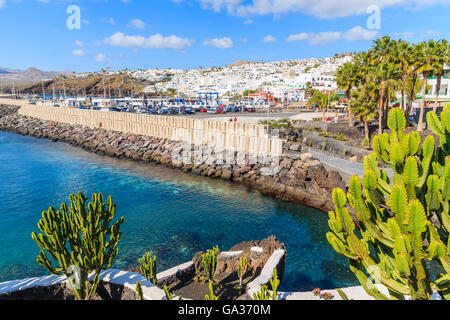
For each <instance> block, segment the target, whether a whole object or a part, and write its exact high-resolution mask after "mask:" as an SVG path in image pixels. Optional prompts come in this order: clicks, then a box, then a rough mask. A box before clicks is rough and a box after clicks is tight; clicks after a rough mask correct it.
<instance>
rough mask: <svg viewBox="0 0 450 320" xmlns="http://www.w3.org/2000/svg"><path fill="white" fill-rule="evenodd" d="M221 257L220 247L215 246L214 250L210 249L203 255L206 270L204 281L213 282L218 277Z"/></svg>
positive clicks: (203, 264)
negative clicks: (219, 256)
mask: <svg viewBox="0 0 450 320" xmlns="http://www.w3.org/2000/svg"><path fill="white" fill-rule="evenodd" d="M218 255H219V247H218V246H215V247H214V248H212V249H208V250H207V251H206V253H204V254H202V266H203V269H204V270H205V276H204V277H202V279H203V280H208V281H209V282H213V280H214V276H215V275H216V267H217V256H218Z"/></svg>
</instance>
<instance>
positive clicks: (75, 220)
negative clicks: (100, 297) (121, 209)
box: [31, 191, 124, 300]
mask: <svg viewBox="0 0 450 320" xmlns="http://www.w3.org/2000/svg"><path fill="white" fill-rule="evenodd" d="M86 200H87V197H85V196H84V195H83V193H82V192H81V191H80V192H79V193H78V194H77V195H73V194H71V195H70V207H68V206H67V205H66V203H62V204H61V207H60V209H59V210H55V209H54V208H53V207H50V208H49V209H48V211H44V212H42V218H41V219H40V221H39V223H38V228H39V230H41V232H42V233H40V234H39V235H38V234H36V232H33V233H32V234H31V237H32V238H33V240H34V241H35V242H36V244H37V245H38V246H39V247H40V248H41V251H40V253H39V255H38V257H37V263H39V264H40V265H42V266H43V267H44V268H46V269H47V270H48V271H49V272H50V273H52V274H56V275H62V274H65V275H66V276H67V278H68V280H69V284H70V285H71V287H72V290H73V292H74V294H75V296H76V297H77V299H79V300H83V299H86V300H87V299H90V297H91V296H92V295H93V294H94V293H95V291H96V289H97V286H98V283H99V282H100V272H101V271H102V270H106V269H109V268H110V267H111V265H112V264H113V261H114V258H115V257H116V256H117V253H118V249H117V244H118V243H119V240H120V237H121V235H122V233H121V231H120V226H121V224H122V223H123V221H124V218H123V217H122V218H120V219H119V220H118V221H117V222H115V223H114V224H112V225H111V226H110V224H111V222H112V220H113V219H114V216H115V213H116V205H115V204H114V203H113V202H112V199H111V196H109V197H108V199H107V200H106V202H103V195H102V194H101V193H98V194H95V193H94V194H93V195H92V200H91V202H89V203H88V205H87V209H86ZM46 253H47V254H49V255H50V257H51V259H50V258H48V257H47V255H46ZM54 262H56V263H57V264H58V266H53V263H54ZM92 272H94V278H93V283H92V288H91V290H88V275H89V274H90V273H92Z"/></svg>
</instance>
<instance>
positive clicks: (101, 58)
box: [95, 53, 108, 63]
mask: <svg viewBox="0 0 450 320" xmlns="http://www.w3.org/2000/svg"><path fill="white" fill-rule="evenodd" d="M107 60H108V59H107V58H106V55H104V54H103V53H99V54H98V55H97V56H96V57H95V61H97V62H101V63H104V62H106V61H107Z"/></svg>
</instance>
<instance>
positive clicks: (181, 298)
mask: <svg viewBox="0 0 450 320" xmlns="http://www.w3.org/2000/svg"><path fill="white" fill-rule="evenodd" d="M163 290H164V293H165V295H166V300H173V297H174V296H175V294H174V293H173V292H170V291H169V289H167V286H166V285H164V287H163ZM178 300H183V297H182V296H181V295H180V296H178Z"/></svg>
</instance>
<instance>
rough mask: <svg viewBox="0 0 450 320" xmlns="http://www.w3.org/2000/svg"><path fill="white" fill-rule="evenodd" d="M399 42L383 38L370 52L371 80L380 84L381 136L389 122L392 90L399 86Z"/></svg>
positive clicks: (375, 43) (379, 129) (379, 126)
mask: <svg viewBox="0 0 450 320" xmlns="http://www.w3.org/2000/svg"><path fill="white" fill-rule="evenodd" d="M396 48H397V42H396V41H395V40H392V39H391V38H390V37H389V36H384V37H381V38H379V39H377V40H375V41H374V44H373V46H372V48H371V49H370V50H369V56H370V58H369V61H370V66H371V68H370V69H371V71H370V73H369V76H368V77H369V78H370V79H371V81H374V82H375V83H376V84H378V90H379V98H378V103H377V104H378V117H379V119H378V122H379V124H378V132H379V134H381V133H382V132H383V128H384V127H385V125H386V122H387V114H388V112H389V97H390V93H391V90H392V89H395V87H396V86H397V81H398V79H399V78H400V74H401V73H400V71H399V68H398V65H397V64H396V62H397V61H396V60H395V58H394V56H395V49H396Z"/></svg>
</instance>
